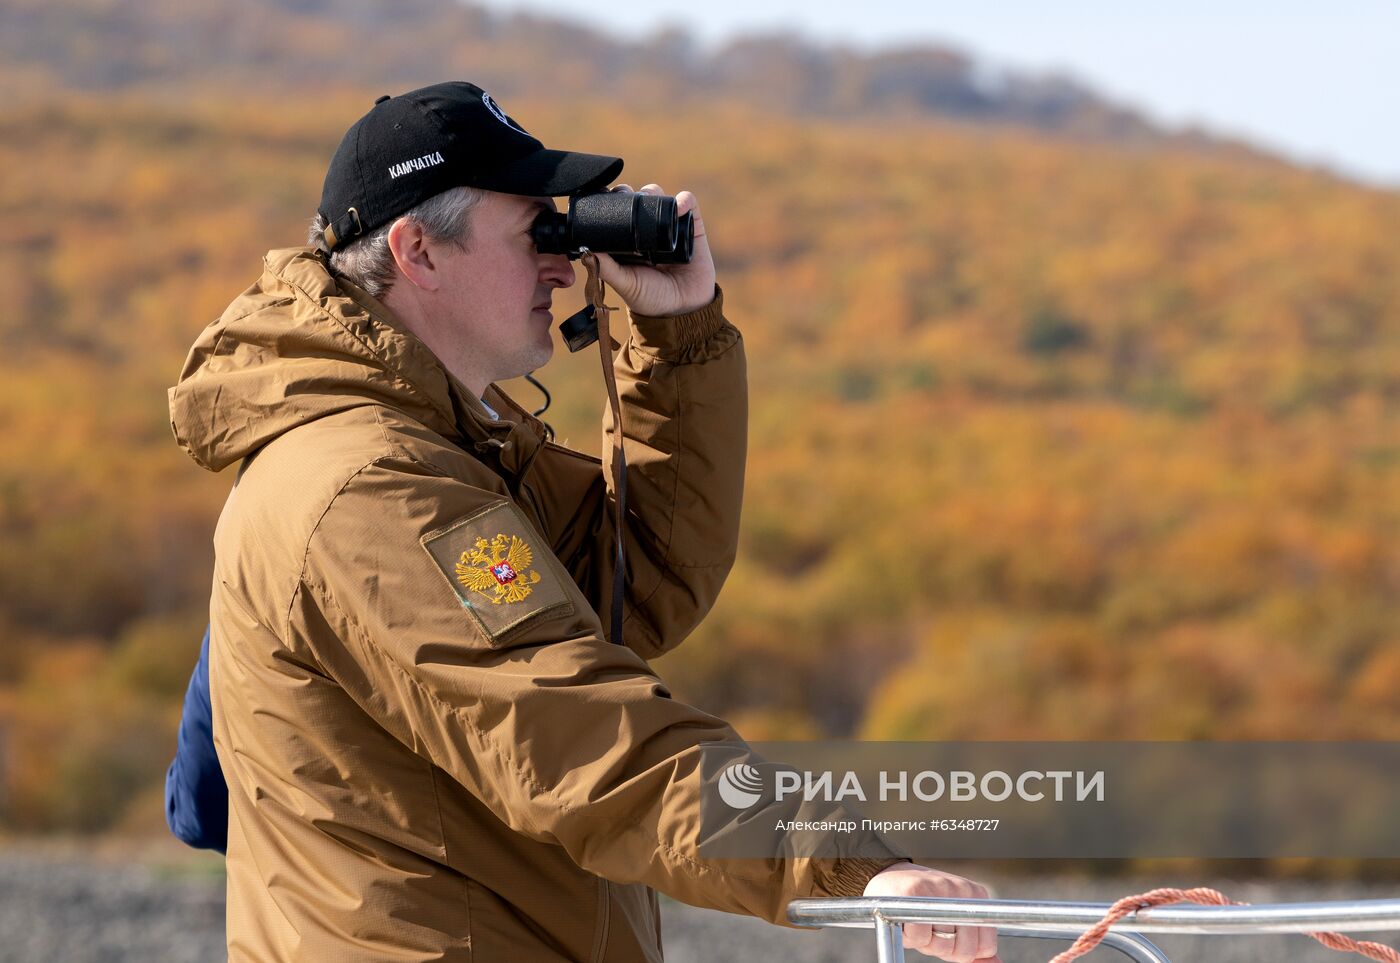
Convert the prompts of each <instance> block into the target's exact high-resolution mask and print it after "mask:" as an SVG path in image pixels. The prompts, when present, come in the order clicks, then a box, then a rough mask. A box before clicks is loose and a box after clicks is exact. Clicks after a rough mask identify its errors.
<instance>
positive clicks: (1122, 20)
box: [477, 0, 1400, 189]
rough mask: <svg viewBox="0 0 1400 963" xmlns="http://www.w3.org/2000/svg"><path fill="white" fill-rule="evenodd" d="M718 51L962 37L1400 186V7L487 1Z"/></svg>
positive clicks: (1019, 62)
mask: <svg viewBox="0 0 1400 963" xmlns="http://www.w3.org/2000/svg"><path fill="white" fill-rule="evenodd" d="M477 2H479V3H483V4H484V5H485V6H486V7H488V8H491V9H495V10H501V11H506V10H526V11H530V12H533V13H540V14H549V15H551V16H556V17H560V18H563V19H570V20H575V21H578V20H583V19H584V18H585V17H586V21H587V23H588V24H589V25H591V26H593V27H595V28H598V29H602V30H604V31H606V32H608V33H612V34H615V35H620V36H625V37H642V36H645V35H647V34H650V33H653V32H655V31H656V30H658V29H661V28H663V27H666V26H681V27H685V28H686V29H688V30H689V31H690V32H691V33H692V34H693V35H694V36H695V37H696V38H697V39H698V40H700V41H702V42H703V43H704V44H705V45H706V46H712V45H717V44H719V43H721V42H723V41H724V40H725V39H727V38H729V37H732V36H734V35H736V34H740V33H751V32H754V31H757V30H765V31H766V30H771V29H774V28H785V29H789V30H795V31H797V32H799V33H801V34H803V35H805V36H807V37H809V38H811V39H813V40H815V41H818V42H827V43H831V42H838V41H839V42H842V43H845V44H848V45H850V46H855V47H859V48H861V49H863V50H867V51H873V50H877V49H879V48H880V47H882V46H893V45H904V44H909V43H917V42H921V41H929V42H942V43H951V44H953V45H955V46H958V47H961V48H963V49H964V50H965V51H966V52H967V53H969V54H972V55H974V56H976V57H978V58H979V59H984V60H985V61H986V62H987V63H988V64H989V65H990V66H991V67H993V68H997V67H1003V68H1011V69H1015V70H1022V71H1028V72H1032V73H1041V72H1048V71H1052V70H1053V71H1060V72H1067V73H1069V74H1071V75H1072V76H1074V77H1076V78H1077V79H1079V80H1081V81H1084V82H1086V83H1087V84H1089V85H1090V86H1091V87H1093V88H1094V89H1095V90H1096V91H1097V92H1099V93H1100V94H1101V95H1103V96H1105V97H1107V98H1108V99H1110V100H1113V101H1116V102H1119V103H1124V104H1127V105H1128V106H1131V107H1135V108H1137V109H1139V110H1141V111H1143V112H1144V113H1146V114H1147V115H1148V116H1149V117H1152V118H1154V119H1156V120H1157V121H1159V122H1161V123H1164V124H1166V125H1168V126H1173V127H1176V126H1182V125H1186V124H1199V125H1201V126H1204V127H1206V128H1208V129H1210V130H1212V131H1214V132H1217V133H1220V134H1225V135H1232V136H1239V137H1243V138H1245V139H1247V140H1250V141H1252V142H1253V143H1256V144H1258V145H1260V146H1263V147H1265V148H1269V149H1272V150H1274V151H1276V152H1278V153H1282V154H1285V155H1286V156H1289V157H1291V158H1293V159H1295V160H1297V161H1299V162H1301V163H1304V164H1310V165H1312V164H1315V165H1321V166H1325V167H1329V168H1331V169H1333V170H1336V171H1338V172H1339V173H1342V174H1345V175H1347V176H1350V177H1354V178H1356V179H1358V180H1364V181H1367V182H1370V183H1374V184H1378V185H1382V186H1386V187H1393V188H1397V189H1400V0H1334V2H1332V3H1320V2H1317V0H1311V2H1306V0H1272V2H1267V3H1266V2H1260V0H1215V2H1209V0H1170V2H1166V3H1154V4H1150V5H1149V4H1146V3H1142V2H1132V0H1119V2H1117V3H1111V2H1107V0H1058V2H1045V0H1041V2H1031V0H983V2H981V3H970V2H962V3H950V2H945V0H923V2H914V0H860V2H859V3H822V2H821V0H815V2H813V0H704V2H703V3H696V2H690V3H680V2H676V0H645V2H643V0H608V2H606V3H599V4H578V3H569V4H564V3H560V2H558V0H477Z"/></svg>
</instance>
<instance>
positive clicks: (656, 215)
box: [531, 191, 695, 351]
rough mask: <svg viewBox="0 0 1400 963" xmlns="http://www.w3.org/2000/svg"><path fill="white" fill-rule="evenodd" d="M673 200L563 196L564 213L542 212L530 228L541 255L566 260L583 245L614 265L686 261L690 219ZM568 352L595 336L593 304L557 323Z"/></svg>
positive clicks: (609, 194)
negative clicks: (566, 202)
mask: <svg viewBox="0 0 1400 963" xmlns="http://www.w3.org/2000/svg"><path fill="white" fill-rule="evenodd" d="M676 210H677V208H676V199H675V198H674V197H668V196H666V195H664V194H638V193H635V192H632V191H604V192H602V193H599V194H576V195H574V196H573V197H570V198H569V210H568V212H567V213H560V212H559V211H545V212H543V213H541V214H540V216H539V217H537V218H536V219H535V223H534V225H533V226H532V228H531V231H532V233H533V234H534V238H535V248H536V249H537V250H538V251H539V252H540V253H541V254H563V255H566V256H567V257H568V259H569V260H570V261H576V260H578V259H579V258H580V257H582V256H583V253H584V251H585V250H587V251H592V252H594V253H601V254H609V255H611V256H612V258H613V260H615V261H617V263H619V264H647V265H651V266H656V265H658V264H688V263H690V255H691V253H692V252H693V251H694V248H695V221H694V219H693V218H692V217H691V216H690V215H689V214H684V215H679V216H678V215H677V213H676ZM559 331H560V333H561V334H562V335H563V336H564V343H565V344H567V345H568V346H569V350H570V351H581V350H583V349H584V348H586V347H588V346H589V345H590V344H592V343H593V342H594V341H597V340H598V320H597V318H596V317H595V316H594V311H593V306H592V305H589V306H588V307H586V308H584V309H583V310H582V311H579V312H578V313H577V314H574V315H573V316H571V317H569V318H566V319H564V321H563V322H562V323H561V324H560V325H559Z"/></svg>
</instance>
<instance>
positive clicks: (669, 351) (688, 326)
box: [628, 284, 725, 362]
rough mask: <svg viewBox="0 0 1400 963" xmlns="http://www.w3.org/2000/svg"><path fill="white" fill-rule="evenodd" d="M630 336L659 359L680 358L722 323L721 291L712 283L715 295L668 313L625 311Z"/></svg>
mask: <svg viewBox="0 0 1400 963" xmlns="http://www.w3.org/2000/svg"><path fill="white" fill-rule="evenodd" d="M628 315H629V317H631V319H632V332H633V334H632V340H633V341H634V342H635V343H636V345H637V346H638V347H639V348H641V349H642V350H643V351H646V352H647V353H648V354H651V355H654V356H655V357H657V358H659V359H661V360H662V361H671V362H681V361H684V360H686V358H687V356H688V355H690V354H691V353H692V352H694V351H695V349H696V348H699V347H700V346H701V345H703V344H705V342H707V341H709V340H710V339H711V338H712V337H714V335H715V333H716V332H718V331H719V330H720V329H721V328H722V327H724V324H725V321H724V291H723V289H721V288H720V286H719V285H718V284H716V285H715V296H714V298H713V299H712V300H711V301H710V303H709V304H707V305H705V306H704V307H703V308H696V309H695V310H694V311H689V312H687V313H685V314H677V315H672V316H669V317H668V316H663V315H653V314H637V313H636V312H634V311H629V312H628Z"/></svg>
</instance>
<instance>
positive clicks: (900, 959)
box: [875, 910, 904, 963]
mask: <svg viewBox="0 0 1400 963" xmlns="http://www.w3.org/2000/svg"><path fill="white" fill-rule="evenodd" d="M875 953H876V957H875V958H876V959H877V960H879V963H904V924H903V923H894V922H891V921H890V920H887V919H885V917H884V915H883V914H881V913H880V911H879V910H876V911H875Z"/></svg>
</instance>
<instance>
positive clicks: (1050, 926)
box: [788, 896, 1400, 963]
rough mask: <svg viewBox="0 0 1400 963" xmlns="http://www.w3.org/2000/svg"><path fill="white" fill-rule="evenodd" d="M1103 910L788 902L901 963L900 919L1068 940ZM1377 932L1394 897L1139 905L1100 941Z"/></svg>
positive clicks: (806, 917) (1143, 947)
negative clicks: (867, 933) (859, 933)
mask: <svg viewBox="0 0 1400 963" xmlns="http://www.w3.org/2000/svg"><path fill="white" fill-rule="evenodd" d="M1108 909H1109V904H1108V903H1056V902H1040V901H1035V900H1011V899H985V900H970V899H969V900H962V899H935V898H931V897H894V896H877V897H858V898H854V899H798V900H793V901H792V902H791V903H789V904H788V920H789V921H791V922H792V923H793V924H794V925H796V926H812V927H824V926H837V927H850V928H871V927H873V928H874V930H875V946H876V953H877V959H878V960H879V961H880V963H902V961H903V960H904V938H903V937H904V932H903V931H904V924H905V923H945V924H947V923H953V924H958V925H962V926H974V925H975V926H995V927H996V928H997V932H998V933H999V934H1000V935H1002V936H1014V937H1032V938H1039V939H1059V940H1067V939H1074V938H1075V937H1076V936H1078V935H1079V934H1080V933H1083V932H1084V931H1085V930H1087V929H1089V928H1090V927H1091V926H1093V925H1094V924H1095V923H1097V922H1098V921H1099V920H1101V919H1103V917H1104V914H1105V913H1107V912H1108ZM1376 930H1400V899H1377V900H1353V901H1347V902H1327V903H1278V904H1274V905H1259V906H1200V905H1196V904H1184V905H1183V904H1177V905H1174V906H1156V907H1152V908H1150V909H1141V910H1138V911H1137V912H1136V913H1133V914H1132V915H1131V916H1128V917H1127V918H1125V919H1123V920H1120V921H1119V922H1117V923H1115V924H1113V926H1112V928H1111V929H1110V930H1109V932H1108V935H1107V936H1105V938H1104V941H1103V945H1104V946H1109V947H1112V948H1113V949H1115V950H1117V951H1118V952H1120V953H1122V954H1123V955H1124V956H1126V957H1128V958H1129V959H1131V960H1135V961H1140V963H1170V961H1169V960H1168V958H1167V956H1166V954H1164V953H1163V952H1162V951H1161V950H1160V949H1158V948H1157V947H1156V946H1154V945H1153V944H1152V942H1151V941H1150V940H1148V939H1147V938H1146V937H1145V936H1143V935H1142V934H1143V933H1180V934H1196V935H1204V936H1218V935H1223V934H1240V933H1256V934H1257V933H1314V932H1319V931H1330V932H1338V933H1360V932H1367V931H1376ZM1339 959H1340V958H1339Z"/></svg>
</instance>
